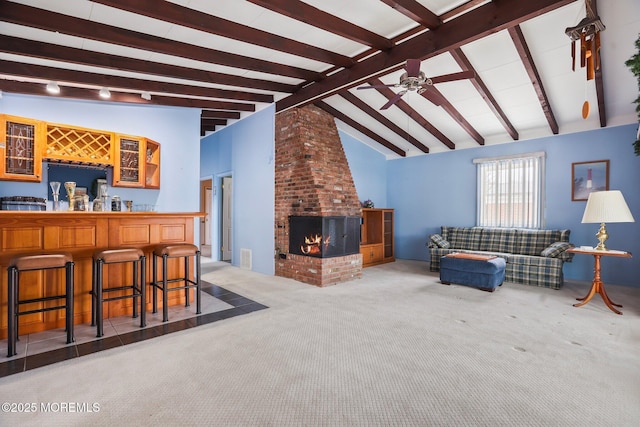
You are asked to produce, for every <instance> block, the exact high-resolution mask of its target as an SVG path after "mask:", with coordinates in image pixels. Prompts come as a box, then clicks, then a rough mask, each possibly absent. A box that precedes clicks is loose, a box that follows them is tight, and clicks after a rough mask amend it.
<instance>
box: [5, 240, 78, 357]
mask: <svg viewBox="0 0 640 427" xmlns="http://www.w3.org/2000/svg"><path fill="white" fill-rule="evenodd" d="M58 268H64V269H65V293H64V294H61V295H51V296H43V297H40V298H32V299H26V300H21V299H20V273H22V272H25V271H35V270H51V269H58ZM73 271H74V263H73V257H72V256H71V254H68V253H55V254H36V255H22V256H16V257H14V258H12V259H11V261H9V267H8V268H7V272H8V280H7V284H8V295H7V305H8V308H7V313H8V316H7V317H8V319H7V329H8V333H7V357H12V356H15V355H16V341H17V340H18V335H19V333H18V323H19V322H18V317H19V316H23V315H26V314H33V313H42V312H45V311H52V310H62V309H64V310H65V316H66V319H65V321H66V331H67V344H71V343H72V342H73V341H74V337H73ZM60 299H64V300H65V302H64V304H62V305H56V306H52V307H42V308H38V309H33V310H26V311H20V305H23V304H32V303H44V302H46V301H56V300H60Z"/></svg>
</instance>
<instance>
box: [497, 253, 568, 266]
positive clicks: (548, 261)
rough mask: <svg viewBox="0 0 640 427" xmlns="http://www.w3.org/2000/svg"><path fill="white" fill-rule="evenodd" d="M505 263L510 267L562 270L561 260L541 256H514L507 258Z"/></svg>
mask: <svg viewBox="0 0 640 427" xmlns="http://www.w3.org/2000/svg"><path fill="white" fill-rule="evenodd" d="M507 263H508V264H511V265H527V266H530V267H542V268H562V260H561V259H559V258H545V257H541V256H530V255H514V254H511V255H509V257H508V258H507Z"/></svg>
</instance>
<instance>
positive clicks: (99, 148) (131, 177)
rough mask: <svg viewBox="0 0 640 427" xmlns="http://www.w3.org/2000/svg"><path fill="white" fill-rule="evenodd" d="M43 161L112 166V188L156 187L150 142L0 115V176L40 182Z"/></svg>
mask: <svg viewBox="0 0 640 427" xmlns="http://www.w3.org/2000/svg"><path fill="white" fill-rule="evenodd" d="M43 160H50V161H54V162H60V163H72V164H77V165H88V166H94V165H95V166H101V167H109V166H113V183H112V185H113V186H114V187H140V188H160V144H159V143H158V142H156V141H152V140H150V139H147V138H144V137H141V136H131V135H123V134H117V133H114V132H107V131H103V130H96V129H85V128H81V127H77V126H70V125H61V124H56V123H48V122H44V121H41V120H34V119H29V118H26V117H16V116H9V115H6V114H0V179H2V180H13V181H41V180H42V162H43Z"/></svg>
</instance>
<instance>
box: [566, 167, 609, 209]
mask: <svg viewBox="0 0 640 427" xmlns="http://www.w3.org/2000/svg"><path fill="white" fill-rule="evenodd" d="M607 190H609V160H594V161H591V162H578V163H572V164H571V200H573V201H580V200H587V199H588V198H589V193H592V192H594V191H607Z"/></svg>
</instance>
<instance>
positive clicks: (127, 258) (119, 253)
mask: <svg viewBox="0 0 640 427" xmlns="http://www.w3.org/2000/svg"><path fill="white" fill-rule="evenodd" d="M127 262H130V263H132V264H133V277H132V279H131V284H130V285H118V286H110V287H106V288H105V287H104V277H103V276H104V268H103V267H104V265H105V264H120V263H127ZM145 289H146V257H145V255H144V253H143V252H142V251H141V250H140V249H135V248H120V249H101V250H97V251H96V252H94V254H93V283H92V290H91V326H96V324H97V331H96V336H97V337H101V336H103V335H104V309H103V304H104V303H105V302H107V301H115V300H121V299H133V317H134V318H136V317H138V305H140V327H141V328H144V327H145V326H146V325H147V323H146V298H145V295H146V292H145ZM128 291H130V293H127V292H128ZM110 292H119V295H117V296H113V297H109V298H105V294H108V293H110Z"/></svg>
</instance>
